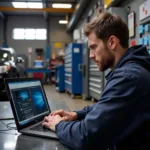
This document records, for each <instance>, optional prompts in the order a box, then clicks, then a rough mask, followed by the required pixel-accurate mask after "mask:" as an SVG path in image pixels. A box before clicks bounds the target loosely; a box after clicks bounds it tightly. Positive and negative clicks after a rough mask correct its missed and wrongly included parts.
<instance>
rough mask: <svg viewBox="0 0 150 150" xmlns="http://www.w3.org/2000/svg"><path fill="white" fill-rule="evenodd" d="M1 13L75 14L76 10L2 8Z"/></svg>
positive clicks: (0, 8)
mask: <svg viewBox="0 0 150 150" xmlns="http://www.w3.org/2000/svg"><path fill="white" fill-rule="evenodd" d="M0 11H24V12H26V11H27V12H29V11H30V12H52V13H74V11H75V9H74V8H71V9H64V8H41V9H37V8H14V7H0Z"/></svg>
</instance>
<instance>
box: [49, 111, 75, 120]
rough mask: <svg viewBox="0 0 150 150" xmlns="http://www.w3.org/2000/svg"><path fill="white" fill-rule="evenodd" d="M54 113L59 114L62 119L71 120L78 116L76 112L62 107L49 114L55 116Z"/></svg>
mask: <svg viewBox="0 0 150 150" xmlns="http://www.w3.org/2000/svg"><path fill="white" fill-rule="evenodd" d="M55 115H60V116H61V117H63V120H65V121H73V120H77V118H78V116H77V113H76V112H68V111H65V110H63V109H60V110H56V111H53V112H52V113H50V116H55Z"/></svg>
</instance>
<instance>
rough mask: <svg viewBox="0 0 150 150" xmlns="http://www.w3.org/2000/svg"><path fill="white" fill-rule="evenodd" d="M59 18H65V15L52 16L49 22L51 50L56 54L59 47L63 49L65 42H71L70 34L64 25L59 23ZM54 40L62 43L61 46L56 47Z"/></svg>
mask: <svg viewBox="0 0 150 150" xmlns="http://www.w3.org/2000/svg"><path fill="white" fill-rule="evenodd" d="M59 20H65V17H52V18H50V22H49V29H50V31H49V35H50V43H51V52H52V53H55V54H56V55H57V53H58V52H59V51H60V50H61V49H64V47H65V45H66V44H69V43H71V42H72V34H71V33H67V28H66V25H65V24H59ZM56 42H60V43H61V44H62V48H56V47H55V43H56Z"/></svg>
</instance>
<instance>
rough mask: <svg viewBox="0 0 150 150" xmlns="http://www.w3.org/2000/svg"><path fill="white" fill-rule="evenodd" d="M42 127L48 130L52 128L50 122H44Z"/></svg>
mask: <svg viewBox="0 0 150 150" xmlns="http://www.w3.org/2000/svg"><path fill="white" fill-rule="evenodd" d="M42 126H44V127H46V128H50V127H49V123H48V122H43V123H42Z"/></svg>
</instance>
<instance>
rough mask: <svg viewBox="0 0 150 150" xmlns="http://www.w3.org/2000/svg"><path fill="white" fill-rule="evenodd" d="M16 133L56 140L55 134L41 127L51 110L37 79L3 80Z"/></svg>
mask: <svg viewBox="0 0 150 150" xmlns="http://www.w3.org/2000/svg"><path fill="white" fill-rule="evenodd" d="M5 86H6V90H7V94H8V97H9V100H10V104H11V108H12V111H13V115H14V118H15V122H16V126H17V130H18V132H20V133H22V134H27V135H34V136H40V137H47V138H53V139H58V136H57V135H56V133H55V132H53V131H51V130H50V129H47V128H44V127H42V121H43V119H44V117H45V116H47V115H49V114H50V112H51V110H50V107H49V104H48V100H47V98H46V95H45V91H44V88H43V86H42V83H41V80H40V79H39V78H13V79H5Z"/></svg>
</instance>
